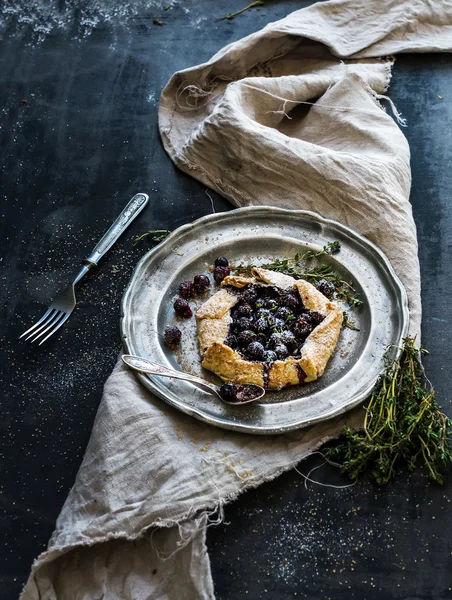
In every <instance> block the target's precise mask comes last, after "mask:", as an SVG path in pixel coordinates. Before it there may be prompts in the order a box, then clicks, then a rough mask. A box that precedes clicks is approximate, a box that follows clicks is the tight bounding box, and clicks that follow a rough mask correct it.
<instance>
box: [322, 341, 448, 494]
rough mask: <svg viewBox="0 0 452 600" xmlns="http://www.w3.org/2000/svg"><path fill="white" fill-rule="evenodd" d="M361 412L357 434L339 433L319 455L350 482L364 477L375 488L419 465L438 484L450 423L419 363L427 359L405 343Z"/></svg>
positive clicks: (387, 363) (387, 360)
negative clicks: (322, 454) (399, 470)
mask: <svg viewBox="0 0 452 600" xmlns="http://www.w3.org/2000/svg"><path fill="white" fill-rule="evenodd" d="M391 349H393V347H390V348H388V350H387V353H386V355H385V370H384V372H383V374H382V375H381V376H380V378H379V380H378V383H377V386H376V388H375V390H374V392H373V394H372V396H371V398H370V400H369V401H368V403H367V405H366V406H365V408H364V410H365V418H364V427H363V430H354V429H351V428H349V427H345V428H344V431H343V434H342V436H341V437H340V438H339V440H338V443H337V444H335V445H334V446H333V447H330V448H327V449H326V450H325V451H324V452H325V455H326V457H327V459H328V460H330V461H334V462H335V463H339V465H340V467H341V471H342V472H343V473H345V474H346V475H348V476H349V477H350V479H357V478H358V476H359V475H361V474H363V473H368V474H369V475H370V477H371V478H373V479H374V480H375V481H376V482H377V483H378V484H384V483H387V482H388V481H390V480H391V479H393V478H394V476H395V475H396V472H397V470H398V468H399V467H401V466H402V465H405V466H406V467H407V468H408V469H409V470H413V469H414V468H415V467H416V465H418V464H419V463H422V464H424V465H425V466H426V467H427V470H428V474H429V477H430V478H431V479H433V481H436V482H437V483H440V484H442V483H443V482H444V477H443V472H444V470H445V469H446V468H447V467H450V465H451V463H452V432H451V427H452V421H451V419H449V417H447V416H446V415H445V414H444V413H443V412H441V410H440V408H439V406H438V404H437V402H436V399H435V391H434V389H433V387H432V386H431V384H430V382H429V381H428V380H427V379H426V377H425V375H424V372H423V369H422V366H421V363H420V360H419V357H420V356H422V355H424V354H428V352H427V351H426V350H425V349H424V348H416V347H415V340H414V339H413V338H411V337H407V338H405V339H404V341H403V347H401V348H400V351H401V354H400V356H399V358H396V359H390V358H389V353H390V351H391Z"/></svg>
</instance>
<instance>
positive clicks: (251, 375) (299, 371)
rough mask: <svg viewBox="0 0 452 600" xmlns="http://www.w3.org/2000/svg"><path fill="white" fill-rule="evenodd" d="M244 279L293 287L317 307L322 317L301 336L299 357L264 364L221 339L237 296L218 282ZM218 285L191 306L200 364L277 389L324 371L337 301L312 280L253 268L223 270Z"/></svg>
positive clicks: (333, 340)
mask: <svg viewBox="0 0 452 600" xmlns="http://www.w3.org/2000/svg"><path fill="white" fill-rule="evenodd" d="M249 284H260V285H263V284H264V285H265V284H269V285H274V286H277V287H280V288H283V289H287V288H294V289H296V290H298V293H299V295H300V297H301V299H302V301H303V304H304V306H305V307H306V308H308V309H309V310H313V311H314V310H315V311H319V312H321V313H323V314H324V315H325V319H324V320H323V321H322V322H321V323H320V324H319V325H317V327H316V328H315V329H314V330H313V331H312V333H311V334H310V335H309V336H308V337H307V338H306V341H305V343H304V345H303V347H302V351H301V358H299V359H295V358H294V357H290V356H289V357H288V358H286V359H285V360H276V361H275V362H273V363H270V364H269V365H265V366H264V364H263V363H261V362H252V361H248V360H245V359H244V358H243V357H242V356H241V355H240V354H239V353H238V352H236V351H235V350H233V349H232V348H230V347H229V346H227V345H226V344H224V340H225V339H226V336H227V335H228V333H229V326H230V323H231V321H232V318H231V309H232V307H233V306H235V304H237V302H238V301H239V298H238V296H237V295H235V294H233V293H230V292H229V291H228V290H227V289H226V288H224V286H231V287H235V288H238V289H240V288H244V287H245V286H247V285H249ZM221 285H222V286H223V287H222V289H220V290H219V291H218V292H217V293H216V294H214V295H213V296H212V297H211V298H209V300H207V302H205V303H204V304H203V305H202V306H200V308H199V309H198V310H197V312H196V324H197V327H198V340H199V348H200V353H201V358H202V365H203V367H205V368H206V369H208V370H209V371H213V372H214V373H216V374H217V375H219V377H221V379H223V380H224V381H231V382H233V383H237V384H240V383H256V384H258V385H261V386H264V387H266V388H267V389H281V388H283V387H286V386H291V385H298V384H300V383H302V382H306V383H308V382H310V381H315V380H316V379H318V378H319V377H321V376H322V375H323V373H324V371H325V367H326V364H327V362H328V360H329V358H330V357H331V355H332V354H333V351H334V348H335V347H336V344H337V341H338V339H339V333H340V331H341V326H342V321H343V316H342V310H341V308H340V306H339V305H338V304H337V303H336V302H332V301H331V300H328V298H327V297H326V296H324V295H323V294H322V293H321V292H319V291H318V290H317V289H316V288H315V287H314V286H313V285H312V284H310V283H308V282H307V281H303V280H296V279H293V277H289V276H288V275H283V274H281V273H275V272H274V271H269V270H267V269H260V268H254V269H253V270H252V277H240V276H229V277H226V278H225V279H224V280H223V282H222V284H221Z"/></svg>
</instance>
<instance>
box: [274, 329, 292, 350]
mask: <svg viewBox="0 0 452 600" xmlns="http://www.w3.org/2000/svg"><path fill="white" fill-rule="evenodd" d="M276 335H279V334H276ZM281 342H282V343H283V344H284V345H285V346H287V348H289V349H290V350H293V349H294V348H295V347H296V345H297V340H296V339H295V336H294V334H293V333H292V332H291V331H283V332H282V333H281Z"/></svg>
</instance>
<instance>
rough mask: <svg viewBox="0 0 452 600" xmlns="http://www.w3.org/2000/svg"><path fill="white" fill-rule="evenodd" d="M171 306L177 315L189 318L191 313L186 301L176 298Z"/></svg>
mask: <svg viewBox="0 0 452 600" xmlns="http://www.w3.org/2000/svg"><path fill="white" fill-rule="evenodd" d="M173 306H174V311H175V313H176V315H177V316H178V317H182V318H184V319H189V318H190V317H191V316H192V315H193V313H192V311H191V308H190V306H189V304H188V302H187V301H186V300H182V298H178V299H177V300H176V301H175V302H174V304H173Z"/></svg>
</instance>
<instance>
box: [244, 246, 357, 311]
mask: <svg viewBox="0 0 452 600" xmlns="http://www.w3.org/2000/svg"><path fill="white" fill-rule="evenodd" d="M340 249H341V244H340V242H337V241H335V242H329V243H328V244H327V245H326V246H324V247H323V248H322V250H319V251H318V252H315V251H314V250H307V251H306V252H303V253H297V254H295V256H294V257H293V258H283V259H280V260H275V261H274V262H272V263H268V264H266V265H261V266H262V268H263V269H269V270H270V271H276V272H277V273H284V274H285V275H290V276H291V277H293V278H294V279H305V280H306V281H309V282H311V283H313V284H314V285H315V284H316V283H318V282H319V281H320V280H321V279H326V280H327V281H330V282H331V283H332V284H333V285H334V287H335V290H336V298H338V299H339V300H343V301H344V302H346V303H347V304H348V305H349V306H350V308H358V307H359V306H361V305H362V304H363V301H362V300H361V298H360V297H359V295H358V294H357V292H356V290H355V289H354V287H353V284H352V282H350V281H345V280H344V279H342V277H341V276H340V275H339V274H338V273H336V271H334V270H333V269H332V267H330V265H326V264H317V265H315V266H311V267H309V268H308V266H307V264H306V263H307V262H309V261H314V260H316V259H318V258H319V257H321V256H325V255H328V254H330V255H331V254H337V253H338V252H340ZM255 266H256V265H239V266H238V267H237V268H236V271H237V272H239V273H247V274H250V273H251V269H252V268H253V267H255Z"/></svg>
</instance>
